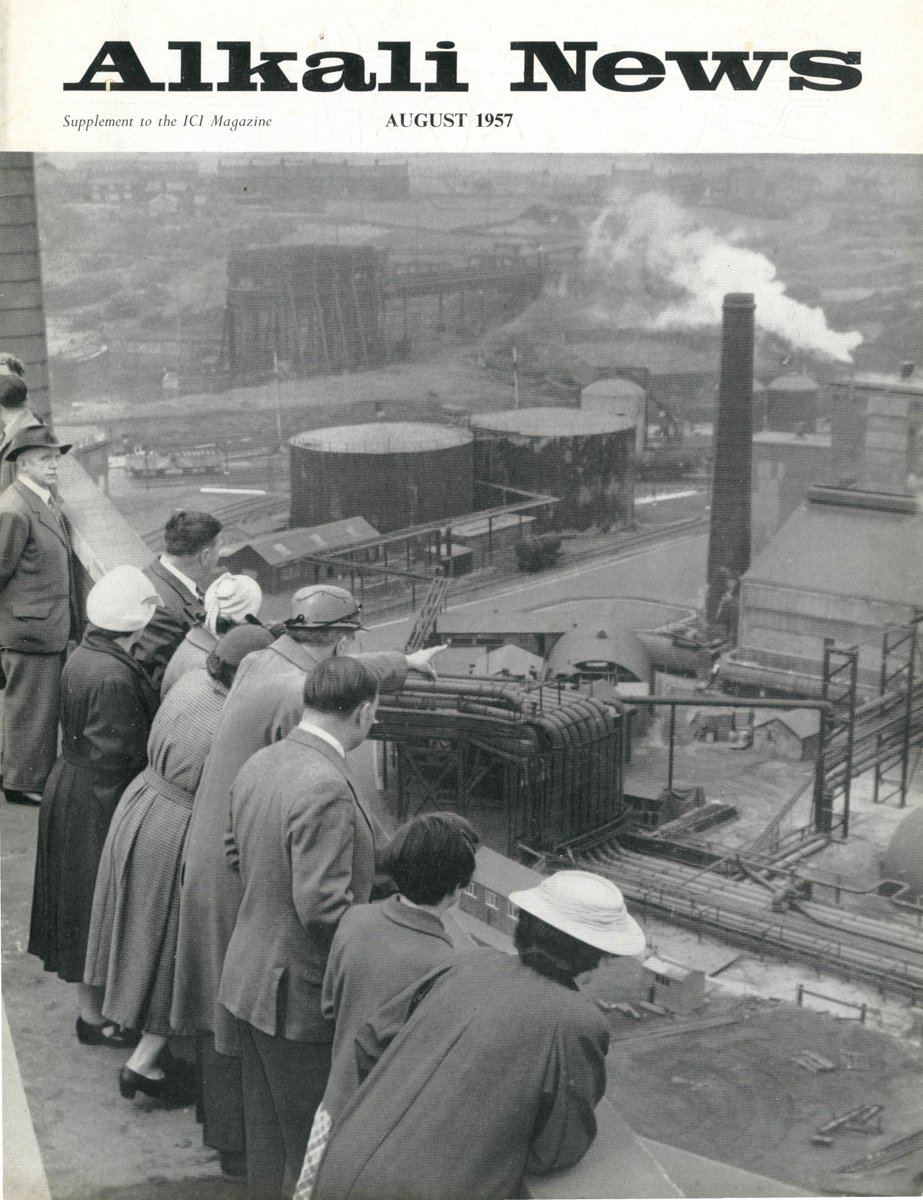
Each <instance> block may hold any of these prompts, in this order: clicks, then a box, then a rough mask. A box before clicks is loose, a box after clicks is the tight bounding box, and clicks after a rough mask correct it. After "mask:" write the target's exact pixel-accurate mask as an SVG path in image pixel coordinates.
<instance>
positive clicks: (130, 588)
mask: <svg viewBox="0 0 923 1200" xmlns="http://www.w3.org/2000/svg"><path fill="white" fill-rule="evenodd" d="M159 603H160V597H159V596H158V595H157V592H156V591H155V590H154V585H153V584H152V583H151V581H150V580H149V579H148V577H147V576H146V575H145V574H144V572H143V571H139V570H138V568H137V567H129V566H124V567H114V568H113V569H112V570H111V571H109V572H108V573H107V574H106V575H104V576H103V577H102V579H100V580H99V581H98V582H97V583H94V584H93V586H92V587H91V588H90V594H89V595H88V596H87V619H88V620H89V621H91V622H92V623H93V624H94V625H98V626H99V628H100V629H108V630H109V632H110V633H135V632H136V631H137V630H139V629H143V628H144V627H145V625H146V624H147V623H148V621H149V620H150V619H151V617H152V616H153V615H154V609H155V608H156V607H157V605H158V604H159Z"/></svg>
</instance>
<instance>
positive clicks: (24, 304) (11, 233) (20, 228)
mask: <svg viewBox="0 0 923 1200" xmlns="http://www.w3.org/2000/svg"><path fill="white" fill-rule="evenodd" d="M0 244H2V246H3V253H2V254H0V351H6V352H7V353H9V354H15V355H16V357H17V358H18V359H21V360H22V362H23V364H24V365H25V368H26V384H27V386H28V388H29V407H30V408H31V409H32V411H33V412H35V413H38V415H39V416H40V417H44V418H45V419H46V420H47V419H48V418H49V417H50V415H51V402H50V396H49V391H48V347H47V345H46V343H45V310H44V307H43V305H42V271H41V263H40V261H39V246H38V221H37V219H36V212H35V170H34V165H33V159H32V155H31V154H26V153H19V152H17V153H10V154H4V155H2V156H0Z"/></svg>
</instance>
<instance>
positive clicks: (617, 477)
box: [471, 407, 635, 530]
mask: <svg viewBox="0 0 923 1200" xmlns="http://www.w3.org/2000/svg"><path fill="white" fill-rule="evenodd" d="M471 429H472V432H473V433H474V473H475V477H476V478H477V479H478V480H485V481H486V482H488V483H491V484H494V485H496V486H501V487H502V486H507V487H513V488H518V489H520V490H522V491H527V492H536V493H544V494H548V495H553V496H558V497H560V504H559V505H558V506H557V507H556V508H555V509H554V511H553V512H552V513H551V514H550V515H549V516H548V517H547V518H546V519H545V521H546V523H547V526H548V527H549V528H556V529H578V530H584V529H589V528H590V527H591V526H594V525H595V526H598V527H600V528H608V527H610V526H612V525H617V526H625V525H628V524H629V523H630V522H631V520H632V516H633V512H634V478H635V467H634V447H635V427H634V425H633V424H632V423H629V421H628V420H627V419H626V418H625V417H622V416H620V415H618V414H615V413H612V414H606V413H591V412H582V411H579V410H575V409H572V408H555V407H549V408H523V409H514V410H512V411H509V412H501V413H481V414H478V415H477V416H476V417H472V420H471Z"/></svg>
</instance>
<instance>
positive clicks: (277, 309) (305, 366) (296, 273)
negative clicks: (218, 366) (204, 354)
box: [221, 246, 386, 379]
mask: <svg viewBox="0 0 923 1200" xmlns="http://www.w3.org/2000/svg"><path fill="white" fill-rule="evenodd" d="M385 261H386V255H385V254H383V253H381V252H379V251H377V250H374V249H372V248H371V247H369V246H350V247H344V246H273V247H260V248H257V249H252V250H244V251H240V252H238V253H236V254H232V255H231V256H230V258H229V259H228V293H227V305H226V308H225V318H224V332H223V336H222V347H221V355H222V361H223V364H224V366H225V367H226V369H227V371H228V372H229V373H230V375H231V376H232V378H236V379H248V378H250V379H252V378H259V377H265V376H267V375H270V374H272V373H273V372H274V371H275V370H277V369H278V368H279V367H280V366H281V365H282V364H284V365H285V367H286V369H287V370H288V371H289V372H290V373H291V374H293V375H297V376H305V375H318V374H329V373H331V372H336V371H354V370H362V369H364V368H366V367H372V366H376V365H378V364H379V363H381V362H383V361H384V300H383V292H382V288H383V281H384V269H385Z"/></svg>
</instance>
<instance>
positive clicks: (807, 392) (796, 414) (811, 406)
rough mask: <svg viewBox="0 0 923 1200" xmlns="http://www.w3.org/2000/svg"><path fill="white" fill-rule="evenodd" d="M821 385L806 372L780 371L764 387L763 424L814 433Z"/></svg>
mask: <svg viewBox="0 0 923 1200" xmlns="http://www.w3.org/2000/svg"><path fill="white" fill-rule="evenodd" d="M819 398H820V388H819V387H818V385H817V384H816V383H815V382H814V380H813V379H811V378H810V377H809V376H807V375H780V376H779V378H778V379H774V380H773V381H772V383H771V384H770V385H769V387H768V388H767V389H766V428H767V429H778V430H788V431H789V432H795V431H798V430H800V431H802V432H804V433H813V432H814V428H815V424H816V421H817V415H818V400H819Z"/></svg>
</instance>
